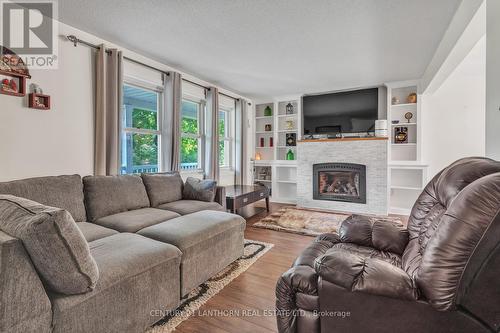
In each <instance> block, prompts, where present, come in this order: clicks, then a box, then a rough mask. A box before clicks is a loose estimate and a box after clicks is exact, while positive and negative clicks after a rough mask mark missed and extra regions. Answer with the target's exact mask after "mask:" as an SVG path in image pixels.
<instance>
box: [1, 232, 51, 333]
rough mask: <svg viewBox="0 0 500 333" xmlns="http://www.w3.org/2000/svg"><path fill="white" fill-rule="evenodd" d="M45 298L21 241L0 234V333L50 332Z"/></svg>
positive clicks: (49, 316) (48, 303)
mask: <svg viewBox="0 0 500 333" xmlns="http://www.w3.org/2000/svg"><path fill="white" fill-rule="evenodd" d="M51 323H52V310H51V304H50V300H49V297H48V296H47V293H46V292H45V289H44V287H43V284H42V282H41V280H40V278H39V277H38V274H37V273H36V271H35V268H34V266H33V264H32V263H31V260H30V258H29V256H28V254H27V253H26V251H25V249H24V246H23V244H22V242H21V241H20V240H19V239H17V238H14V237H11V236H9V235H8V234H6V233H4V232H2V231H0V332H51V331H52V329H51Z"/></svg>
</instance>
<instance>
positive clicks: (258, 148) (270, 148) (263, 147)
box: [255, 147, 274, 149]
mask: <svg viewBox="0 0 500 333" xmlns="http://www.w3.org/2000/svg"><path fill="white" fill-rule="evenodd" d="M273 148H274V147H255V149H273Z"/></svg>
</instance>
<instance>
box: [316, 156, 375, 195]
mask: <svg viewBox="0 0 500 333" xmlns="http://www.w3.org/2000/svg"><path fill="white" fill-rule="evenodd" d="M313 199H315V200H331V201H345V202H355V203H366V166H364V165H361V164H353V163H321V164H314V165H313Z"/></svg>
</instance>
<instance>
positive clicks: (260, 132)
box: [255, 131, 273, 135]
mask: <svg viewBox="0 0 500 333" xmlns="http://www.w3.org/2000/svg"><path fill="white" fill-rule="evenodd" d="M255 134H269V135H272V134H273V131H258V132H255Z"/></svg>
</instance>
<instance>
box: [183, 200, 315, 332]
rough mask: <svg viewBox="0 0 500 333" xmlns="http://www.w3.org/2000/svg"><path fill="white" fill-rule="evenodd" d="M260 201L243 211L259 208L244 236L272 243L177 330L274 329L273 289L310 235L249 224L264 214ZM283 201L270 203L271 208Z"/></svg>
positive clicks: (252, 211)
mask: <svg viewBox="0 0 500 333" xmlns="http://www.w3.org/2000/svg"><path fill="white" fill-rule="evenodd" d="M261 207H262V204H261V203H257V204H255V205H254V206H252V207H248V208H247V209H246V210H244V211H242V212H241V214H242V215H243V216H249V215H252V214H253V213H255V210H259V211H261V212H259V213H257V214H256V215H254V216H252V217H250V218H247V229H246V231H245V238H246V239H252V240H259V241H263V242H267V243H273V244H274V247H273V248H272V249H271V250H270V251H269V252H267V253H266V254H265V255H264V256H262V257H261V258H260V259H259V260H257V262H256V263H255V264H253V265H252V266H251V267H250V268H249V269H248V270H247V271H245V272H244V273H243V274H241V275H240V276H238V277H237V278H236V279H235V280H233V281H232V282H231V283H230V284H229V285H227V286H226V287H225V288H224V289H223V290H222V291H221V292H220V293H219V294H217V295H215V296H214V297H212V298H211V299H210V300H209V301H208V302H207V303H206V304H205V305H203V307H202V308H201V309H200V312H199V315H194V316H192V317H190V318H189V319H188V320H186V321H184V322H183V323H181V324H180V325H179V326H178V327H177V329H176V332H181V333H185V332H222V333H225V332H238V333H243V332H277V329H276V319H275V317H274V316H271V315H269V313H266V312H272V311H273V310H274V308H275V296H274V290H275V286H276V281H277V280H278V278H279V276H280V275H281V274H282V273H283V272H285V271H286V270H287V269H288V268H289V267H290V266H291V264H292V262H293V260H294V259H295V258H296V257H297V256H298V254H299V253H300V252H301V251H302V250H303V249H304V248H305V247H306V246H307V245H308V244H309V243H310V242H311V241H312V240H313V237H309V236H302V235H296V234H291V233H285V232H278V231H272V230H267V229H258V228H252V227H251V225H252V224H253V223H255V222H257V221H259V220H260V219H261V218H263V217H265V216H266V215H267V213H266V211H265V209H262V208H261ZM281 207H283V205H279V204H271V212H272V211H276V210H278V209H279V208H281ZM213 310H215V311H214V312H217V311H221V310H223V311H225V312H226V313H227V312H229V311H232V312H233V314H234V315H232V316H215V315H214V316H210V315H208V314H210V312H211V311H213Z"/></svg>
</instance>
